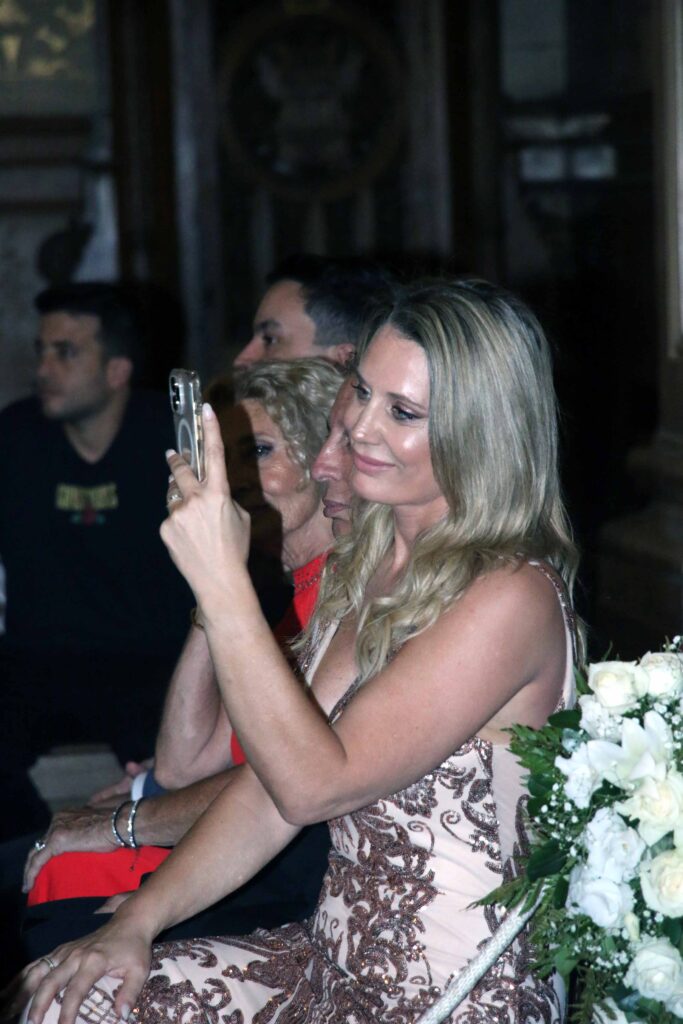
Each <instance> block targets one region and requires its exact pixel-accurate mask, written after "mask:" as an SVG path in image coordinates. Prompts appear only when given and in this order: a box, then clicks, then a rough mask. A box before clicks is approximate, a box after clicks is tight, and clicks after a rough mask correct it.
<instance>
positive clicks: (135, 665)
mask: <svg viewBox="0 0 683 1024" xmlns="http://www.w3.org/2000/svg"><path fill="white" fill-rule="evenodd" d="M36 307H37V310H38V313H39V324H38V332H37V341H36V360H37V361H36V389H37V397H35V398H27V399H22V400H20V401H18V402H16V403H14V404H12V405H10V406H9V407H8V408H6V409H5V410H4V411H3V412H2V414H0V473H1V474H2V478H3V480H4V481H5V482H6V486H3V488H2V490H1V491H0V555H1V556H2V559H3V563H4V567H5V573H6V588H7V589H6V593H7V608H6V632H5V635H4V637H2V640H1V641H0V660H1V665H2V668H1V672H0V674H1V676H2V698H1V699H2V707H3V712H2V715H1V716H0V720H1V722H2V724H1V725H0V730H1V732H2V745H3V749H4V750H5V752H6V756H5V757H3V762H2V766H0V777H1V779H2V792H3V799H4V800H5V801H6V805H7V809H8V813H7V814H6V815H3V821H2V824H1V825H0V835H1V836H2V838H10V837H11V836H14V835H20V834H22V833H24V832H27V831H30V830H32V829H34V828H40V827H41V826H44V825H46V824H47V821H48V820H49V818H48V817H47V811H46V808H45V807H44V806H43V805H42V803H41V801H40V800H39V799H38V797H37V795H36V793H35V791H34V789H33V787H32V785H31V783H30V781H29V779H28V777H27V774H26V771H27V769H28V768H29V767H30V766H31V765H32V764H33V762H34V761H35V759H36V757H37V756H38V755H39V754H43V753H45V752H46V751H47V750H48V749H49V748H50V747H51V746H52V745H55V744H60V745H62V744H69V743H83V742H91V743H92V742H104V743H108V744H110V745H111V747H112V748H113V750H114V751H115V752H116V754H117V755H118V756H119V757H121V758H124V757H132V758H139V757H143V756H145V755H146V754H147V753H148V752H149V750H150V749H151V744H152V743H153V740H154V735H155V732H156V725H157V721H158V715H159V707H160V702H161V699H162V696H163V693H164V691H165V687H166V683H167V680H168V676H169V673H170V671H171V670H172V667H173V665H174V663H175V660H176V658H177V656H178V652H179V648H180V643H181V642H182V636H183V634H184V632H185V629H186V623H187V616H188V613H189V607H190V604H191V601H190V594H189V592H188V590H187V588H186V587H185V586H184V584H183V583H182V581H181V580H180V579H179V578H178V574H177V573H176V571H175V569H174V568H173V566H172V565H170V564H169V561H168V558H167V557H166V555H165V552H164V550H163V546H162V544H161V541H160V539H159V535H158V531H159V525H160V523H161V521H162V519H163V518H164V504H163V495H164V493H165V486H166V485H165V480H166V475H167V474H166V472H165V466H164V462H163V451H164V449H165V448H166V447H168V446H169V445H171V444H172V443H173V432H172V428H171V423H170V416H169V412H168V404H167V401H166V399H165V397H164V396H162V395H160V394H157V393H153V392H145V391H138V390H137V389H136V388H135V387H134V383H133V382H134V374H135V367H136V365H137V362H138V359H139V352H140V350H141V346H142V342H143V339H142V337H141V335H140V330H139V326H138V323H137V320H136V313H135V309H134V307H133V306H132V305H131V304H130V302H129V301H128V299H127V297H126V294H125V292H124V291H123V290H122V289H120V288H118V287H117V286H115V285H112V284H99V283H78V284H73V285H65V286H63V287H61V288H52V289H48V290H47V291H44V292H42V293H41V294H40V295H39V296H38V298H37V300H36Z"/></svg>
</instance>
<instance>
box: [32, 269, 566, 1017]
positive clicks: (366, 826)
mask: <svg viewBox="0 0 683 1024" xmlns="http://www.w3.org/2000/svg"><path fill="white" fill-rule="evenodd" d="M353 384H354V388H355V395H354V398H353V400H352V401H351V403H350V405H349V407H348V409H347V411H346V413H345V416H344V423H345V427H346V431H347V434H348V438H349V441H350V446H351V452H352V457H353V465H354V475H353V486H354V490H355V492H356V494H357V495H358V496H359V497H360V498H362V499H364V501H365V502H366V503H367V504H366V506H365V508H364V510H363V511H362V513H361V514H360V515H359V516H358V519H357V522H356V523H355V524H354V528H353V531H352V534H351V536H350V537H349V538H348V539H347V540H345V541H343V542H342V543H341V545H340V547H339V548H338V550H337V551H336V552H335V553H333V555H332V556H331V559H330V563H328V567H327V569H326V574H325V579H324V586H323V591H322V594H321V599H320V603H319V605H318V607H317V610H316V613H315V616H314V618H313V620H312V624H311V626H310V627H309V631H308V636H307V639H306V641H305V642H304V647H303V651H302V665H303V668H304V670H305V672H306V674H307V676H308V678H309V680H310V681H311V691H308V692H307V691H305V690H304V689H302V688H301V686H300V685H299V682H298V680H297V678H296V675H295V674H294V673H293V672H292V670H291V668H290V667H289V666H288V665H287V663H286V662H285V661H284V659H283V658H282V655H281V653H280V652H279V651H278V649H277V647H276V646H275V645H274V643H273V642H272V639H271V637H270V636H269V634H268V630H267V629H266V627H265V624H264V622H263V619H262V617H261V614H260V612H259V609H258V603H257V601H256V600H255V597H254V594H253V590H252V588H251V584H250V582H249V579H248V576H247V574H246V572H245V569H244V559H245V554H246V550H247V538H248V522H247V517H246V516H245V515H244V513H243V512H242V510H241V509H240V508H239V506H237V505H236V504H235V503H234V501H233V500H232V498H231V494H230V490H229V488H228V485H227V481H226V479H225V473H224V471H223V454H222V449H221V445H220V438H219V433H218V429H217V425H216V422H215V420H214V419H213V418H212V417H211V414H210V412H209V414H208V415H207V417H206V419H205V427H206V431H207V437H208V440H209V470H208V476H207V480H206V482H205V483H204V484H198V483H197V481H196V480H195V479H194V478H193V477H192V476H191V474H190V472H189V470H188V468H187V466H186V465H185V464H184V463H183V460H182V459H181V458H180V457H179V456H177V455H172V456H171V457H170V458H169V464H170V466H171V469H172V471H173V473H174V476H175V479H176V481H177V483H178V486H179V487H180V489H181V491H182V493H183V497H184V499H185V500H184V504H183V508H182V509H180V510H179V512H178V513H177V514H174V515H173V517H172V518H171V519H170V520H169V521H167V522H166V523H165V524H164V526H163V528H162V535H163V538H164V540H165V542H166V544H167V546H168V548H169V550H170V552H171V555H172V557H173V559H174V561H175V562H176V564H177V565H178V567H179V568H180V569H181V571H182V572H183V574H184V575H185V576H186V578H187V580H188V582H189V583H190V585H191V586H192V588H193V590H194V593H195V595H196V597H197V601H198V604H199V606H200V608H201V613H202V616H203V619H204V622H205V625H206V632H207V638H208V642H209V645H210V648H211V652H212V657H213V661H214V664H215V666H216V670H217V673H218V679H219V683H220V686H221V692H222V693H223V696H224V700H225V702H226V706H227V708H228V711H229V714H230V716H231V719H232V721H233V723H234V725H235V727H236V729H237V730H238V732H239V734H240V737H241V738H242V741H243V743H244V747H245V751H246V754H247V757H248V760H249V767H248V768H245V769H244V771H243V774H242V775H241V776H240V778H239V780H237V783H236V785H235V786H232V787H231V788H230V791H229V793H226V794H225V795H224V797H222V798H221V799H219V800H216V801H215V802H214V804H213V805H212V806H211V808H210V809H209V811H208V812H207V813H206V814H205V815H204V817H203V818H202V820H201V821H200V822H199V823H198V824H197V827H196V828H195V829H194V830H193V833H192V835H191V836H189V837H188V839H187V842H186V843H184V844H182V845H181V847H180V848H179V849H178V850H177V851H176V852H175V853H174V855H173V856H172V857H171V858H169V860H168V861H167V863H166V864H165V865H164V867H163V868H162V869H161V870H160V871H159V872H158V874H157V876H156V877H155V878H154V879H153V880H152V882H150V884H149V886H148V887H145V889H144V891H141V892H140V893H139V894H137V895H136V896H135V897H134V898H132V899H131V900H129V901H128V903H127V904H126V905H125V906H124V907H122V908H121V911H120V912H119V913H118V914H117V915H116V916H115V918H114V920H113V921H112V922H111V924H110V925H108V926H107V927H106V928H105V929H102V930H101V931H100V932H98V933H96V934H95V935H93V936H92V937H91V938H90V939H89V940H86V941H85V942H83V943H80V944H78V945H76V946H71V947H62V948H60V949H58V950H56V951H55V952H54V953H53V954H52V955H51V958H50V962H49V963H47V964H45V963H43V964H41V965H40V966H36V967H35V968H34V972H33V973H34V975H35V977H34V979H33V980H32V982H31V984H32V987H35V988H37V992H36V995H35V997H34V1001H33V1005H32V1008H31V1010H30V1019H31V1021H32V1022H33V1024H41V1022H42V1021H43V1019H44V1018H45V1015H46V1013H47V1015H48V1016H47V1018H46V1019H49V1020H50V1021H53V1020H55V1019H56V1017H57V1015H58V1014H59V1016H60V1022H61V1024H72V1021H73V1020H74V1019H75V1017H76V1016H77V1015H79V1016H80V1017H81V1018H84V1019H91V1018H90V1016H89V1015H90V1014H92V1013H93V1012H95V1011H97V1013H98V1014H102V1013H103V1012H104V1011H105V1010H106V1011H109V1010H110V1009H112V1008H113V1010H114V1012H115V1013H118V1014H120V1015H121V1016H123V1017H124V1018H125V1017H127V1016H128V1015H129V1014H130V1013H131V1012H132V1011H131V1007H133V1005H135V1011H134V1013H135V1016H136V1019H137V1020H139V1021H142V1022H146V1024H152V1022H154V1024H158V1022H160V1021H172V1020H178V1019H180V1018H182V1017H187V1016H196V1015H197V1014H202V1015H206V1016H209V1015H215V1014H219V1015H221V1016H224V1017H225V1019H228V1018H230V1019H231V1020H235V1021H236V1022H237V1021H253V1022H255V1021H269V1022H275V1021H281V1022H284V1021H287V1022H289V1021H302V1022H303V1021H306V1022H309V1024H314V1022H315V1024H331V1022H335V1024H336V1022H338V1024H343V1022H353V1024H368V1022H380V1021H381V1022H385V1021H394V1022H397V1024H398V1022H401V1024H408V1022H415V1021H417V1020H418V1019H419V1017H420V1016H421V1015H422V1014H423V1013H424V1012H425V1010H426V1009H427V1008H428V1007H430V1006H431V1005H432V1004H433V1003H434V1001H435V1000H436V999H437V998H438V996H439V994H440V992H441V991H442V990H443V988H444V987H445V986H446V985H447V984H448V982H449V980H450V979H451V978H452V977H453V975H454V974H456V973H457V972H458V971H459V970H461V969H462V968H464V967H465V966H466V965H467V963H468V962H469V961H470V959H471V958H472V957H473V956H474V955H475V954H476V952H477V950H478V948H479V946H480V945H481V943H482V942H484V941H485V940H486V939H487V938H488V937H489V936H490V935H491V934H492V932H493V931H495V930H496V928H497V926H498V922H499V916H498V914H497V912H496V910H495V908H493V909H492V908H483V907H481V906H476V905H475V902H476V901H477V900H478V899H479V898H480V897H482V896H484V895H485V894H486V893H487V892H488V891H489V890H490V889H492V888H493V887H494V886H495V885H497V884H499V882H500V880H501V876H503V877H507V876H509V875H510V873H512V872H513V871H514V869H515V866H514V856H515V851H516V850H517V849H518V848H519V845H520V844H521V843H522V842H523V839H524V836H523V833H522V831H521V827H522V826H521V821H522V818H521V815H520V813H519V812H520V806H521V799H522V795H523V786H522V783H521V779H520V769H519V767H518V765H517V764H516V763H515V761H514V758H513V757H512V755H511V753H510V751H509V749H508V747H507V733H506V729H507V728H508V727H509V726H510V725H512V724H513V723H523V724H525V725H527V726H531V727H538V726H541V725H543V724H544V723H545V721H546V720H547V718H548V716H549V715H550V714H552V713H553V711H554V710H556V709H557V708H558V707H560V706H562V705H566V704H568V703H570V702H571V701H572V699H573V675H572V637H573V621H572V615H571V611H570V605H569V591H570V590H571V583H572V579H573V575H574V571H575V563H576V556H575V552H574V548H573V545H572V542H571V538H570V534H569V530H568V526H567V522H566V517H565V513H564V509H563V506H562V500H561V495H560V488H559V483H558V476H557V424H556V410H555V401H554V396H553V388H552V377H551V368H550V358H549V353H548V348H547V344H546V341H545V338H544V336H543V333H542V331H541V329H540V327H539V325H538V324H537V322H536V320H535V319H534V317H533V316H532V314H531V313H530V312H529V311H528V310H527V309H526V307H525V306H524V305H523V304H522V303H521V302H519V301H518V300H517V299H515V298H514V297H513V296H511V295H509V294H507V293H506V292H504V291H502V290H501V289H498V288H495V287H493V286H491V285H487V284H484V283H481V282H472V281H429V282H424V283H422V284H418V285H413V286H410V287H407V288H404V289H401V290H398V291H397V292H396V294H395V296H394V297H393V299H392V301H390V302H388V303H387V304H385V305H384V306H383V307H382V308H378V310H377V314H376V316H375V318H374V320H373V322H372V324H371V328H370V330H369V332H368V336H367V337H366V338H365V339H364V340H363V341H362V342H361V344H360V346H359V351H358V364H357V370H356V373H355V378H354V380H353ZM323 819H326V820H328V822H329V825H330V830H331V834H332V844H333V848H332V853H331V855H330V862H329V868H328V871H327V875H326V878H325V881H324V884H323V890H322V893H321V897H320V901H319V903H318V907H317V909H316V912H315V914H314V916H313V917H312V918H311V919H310V920H309V921H308V922H305V923H304V924H301V925H290V926H285V927H283V928H280V929H278V930H275V931H271V932H256V933H254V934H252V935H248V936H246V937H243V938H235V937H227V938H213V939H206V940H199V941H197V942H195V943H191V944H185V945H182V946H181V945H173V944H170V945H165V946H164V945H161V946H156V947H154V948H152V947H151V941H152V939H153V937H154V936H155V935H156V934H158V932H159V930H160V929H161V928H163V927H164V926H166V925H167V923H168V922H170V921H175V920H178V919H179V918H181V917H182V916H183V915H185V914H188V913H192V912H193V911H194V910H195V908H196V907H197V906H199V905H202V903H203V902H205V901H206V900H209V899H212V898H215V895H216V894H217V893H222V892H224V891H225V890H226V889H228V890H229V889H231V888H233V887H234V886H235V885H237V884H239V882H240V881H241V880H242V879H243V878H244V877H247V876H249V875H250V874H251V873H252V872H254V871H255V870H257V869H258V867H259V866H260V865H261V864H263V863H264V862H265V861H267V860H268V858H270V857H271V856H272V855H273V854H274V853H275V852H276V851H277V850H278V849H280V848H281V847H282V845H283V844H284V843H285V842H287V841H288V839H289V838H290V837H291V836H292V834H294V832H296V830H297V829H298V828H300V827H301V826H302V825H303V824H304V823H306V822H310V821H320V820H323ZM525 943H526V940H525V938H524V936H522V937H521V938H520V939H519V940H517V941H516V943H515V944H514V945H513V946H512V947H511V948H510V949H509V950H508V951H507V952H506V953H505V954H504V955H503V956H502V957H501V959H500V960H499V961H498V962H497V963H496V964H495V965H494V967H493V968H492V969H491V970H490V971H489V972H488V974H487V975H485V977H484V978H483V979H482V980H481V981H480V982H479V984H478V985H477V986H476V988H475V989H474V990H473V991H472V992H471V993H470V995H469V997H468V998H467V1000H466V1002H465V1003H464V1004H462V1005H461V1006H460V1007H459V1009H458V1010H457V1011H455V1013H454V1015H453V1017H452V1018H451V1019H452V1020H455V1021H461V1022H463V1024H464V1022H467V1024H473V1022H479V1021H481V1022H484V1021H490V1020H493V1019H495V1020H496V1021H499V1022H503V1021H505V1022H515V1024H522V1022H525V1021H527V1020H530V1019H534V1020H543V1021H544V1022H546V1024H549V1022H557V1021H559V1020H560V1019H561V1017H562V1013H563V1005H562V993H561V992H560V991H558V990H557V989H556V988H555V986H554V983H553V979H549V980H542V979H539V978H538V977H536V976H535V975H534V973H533V969H532V964H531V962H530V957H529V953H528V950H527V948H526V944H525ZM150 972H151V973H150ZM107 975H108V977H107ZM148 976H149V980H146V979H147V978H148ZM60 992H61V993H62V994H61V996H60V1001H59V1004H57V1003H55V1002H52V1000H53V999H54V998H55V996H56V995H57V994H58V993H60Z"/></svg>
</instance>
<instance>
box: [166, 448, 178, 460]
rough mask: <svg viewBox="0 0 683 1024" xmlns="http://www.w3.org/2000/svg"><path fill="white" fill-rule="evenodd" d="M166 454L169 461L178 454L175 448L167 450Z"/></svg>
mask: <svg viewBox="0 0 683 1024" xmlns="http://www.w3.org/2000/svg"><path fill="white" fill-rule="evenodd" d="M164 454H165V456H166V458H167V459H168V458H170V457H171V455H175V454H176V453H175V449H174V448H167V449H166V451H165V452H164Z"/></svg>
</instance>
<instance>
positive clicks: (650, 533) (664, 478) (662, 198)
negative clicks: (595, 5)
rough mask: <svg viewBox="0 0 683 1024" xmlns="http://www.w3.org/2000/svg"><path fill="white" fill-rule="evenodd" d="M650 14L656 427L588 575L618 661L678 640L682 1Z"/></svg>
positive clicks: (682, 408)
mask: <svg viewBox="0 0 683 1024" xmlns="http://www.w3.org/2000/svg"><path fill="white" fill-rule="evenodd" d="M653 12H654V17H656V19H657V25H656V31H655V33H654V39H655V53H654V59H653V62H652V63H653V68H654V74H655V76H656V81H655V83H654V84H655V90H654V93H655V104H656V118H655V134H656V138H655V142H656V163H657V173H656V202H657V209H656V212H657V231H656V239H657V267H658V278H659V280H658V288H659V309H660V317H659V335H660V344H659V410H660V412H659V428H658V431H657V434H656V436H655V438H654V440H653V442H652V445H651V446H650V447H648V448H647V449H638V450H636V451H634V452H633V453H632V454H631V458H630V460H629V462H630V467H631V469H632V470H633V472H634V474H635V475H637V476H639V477H640V478H641V480H644V481H646V482H647V483H648V485H649V489H650V493H651V501H650V503H649V504H648V506H647V507H646V508H645V509H643V510H642V511H641V512H638V513H636V514H633V515H630V516H627V517H625V518H623V519H619V520H615V521H614V522H611V523H607V524H606V525H605V527H604V528H603V530H602V533H601V542H600V559H599V572H598V616H597V618H598V628H599V632H600V635H601V636H604V637H605V638H609V639H611V641H612V643H613V645H614V648H613V649H614V653H615V654H617V653H618V654H619V655H621V656H622V657H631V656H634V657H635V656H638V655H639V654H642V653H644V652H645V651H646V650H647V649H648V648H654V649H657V648H658V647H659V646H660V645H661V643H662V641H663V639H664V637H665V636H668V637H672V636H673V635H675V634H677V633H683V0H661V2H660V3H659V4H655V5H653Z"/></svg>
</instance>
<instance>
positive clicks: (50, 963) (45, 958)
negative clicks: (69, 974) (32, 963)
mask: <svg viewBox="0 0 683 1024" xmlns="http://www.w3.org/2000/svg"><path fill="white" fill-rule="evenodd" d="M43 962H44V963H46V964H47V966H48V967H49V968H50V970H51V971H54V969H55V967H56V966H57V964H56V963H55V962H54V960H51V959H50V957H49V956H41V958H40V960H39V961H38V963H43Z"/></svg>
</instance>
